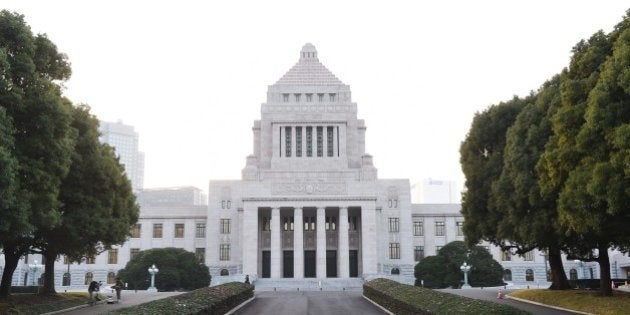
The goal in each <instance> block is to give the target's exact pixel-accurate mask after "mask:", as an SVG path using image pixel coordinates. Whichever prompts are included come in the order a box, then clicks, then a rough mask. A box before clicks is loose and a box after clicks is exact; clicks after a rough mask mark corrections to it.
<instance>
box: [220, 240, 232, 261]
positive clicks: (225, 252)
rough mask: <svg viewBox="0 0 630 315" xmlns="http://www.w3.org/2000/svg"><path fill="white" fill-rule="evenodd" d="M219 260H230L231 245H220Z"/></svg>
mask: <svg viewBox="0 0 630 315" xmlns="http://www.w3.org/2000/svg"><path fill="white" fill-rule="evenodd" d="M219 260H230V244H221V245H219Z"/></svg>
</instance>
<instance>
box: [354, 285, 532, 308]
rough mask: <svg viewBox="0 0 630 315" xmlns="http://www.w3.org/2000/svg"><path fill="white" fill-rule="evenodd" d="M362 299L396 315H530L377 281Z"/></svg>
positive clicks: (477, 301)
mask: <svg viewBox="0 0 630 315" xmlns="http://www.w3.org/2000/svg"><path fill="white" fill-rule="evenodd" d="M363 295H364V296H365V297H367V298H369V299H370V300H372V301H374V302H376V303H378V304H379V305H381V306H382V307H384V308H386V309H387V310H389V311H390V312H392V313H394V314H399V315H401V314H476V315H477V314H529V313H528V312H525V311H522V310H519V309H516V308H513V307H511V306H507V305H503V304H498V303H493V302H489V301H482V300H475V299H471V298H467V297H463V296H458V295H453V294H449V293H444V292H439V291H435V290H431V289H425V288H421V287H414V286H411V285H406V284H401V283H398V282H396V281H392V280H388V279H375V280H372V281H369V282H366V283H365V284H364V285H363Z"/></svg>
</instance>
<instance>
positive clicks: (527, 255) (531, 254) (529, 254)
mask: <svg viewBox="0 0 630 315" xmlns="http://www.w3.org/2000/svg"><path fill="white" fill-rule="evenodd" d="M523 260H525V261H534V252H533V251H529V252H527V253H525V254H524V255H523Z"/></svg>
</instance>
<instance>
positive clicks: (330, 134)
mask: <svg viewBox="0 0 630 315" xmlns="http://www.w3.org/2000/svg"><path fill="white" fill-rule="evenodd" d="M326 138H327V140H328V143H327V144H326V147H327V149H326V151H327V153H328V156H333V148H334V143H333V127H326Z"/></svg>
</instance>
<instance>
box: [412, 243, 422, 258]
mask: <svg viewBox="0 0 630 315" xmlns="http://www.w3.org/2000/svg"><path fill="white" fill-rule="evenodd" d="M413 253H414V255H413V256H414V258H415V260H416V261H421V260H422V258H424V246H416V248H415V249H414V251H413Z"/></svg>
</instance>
